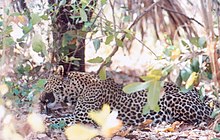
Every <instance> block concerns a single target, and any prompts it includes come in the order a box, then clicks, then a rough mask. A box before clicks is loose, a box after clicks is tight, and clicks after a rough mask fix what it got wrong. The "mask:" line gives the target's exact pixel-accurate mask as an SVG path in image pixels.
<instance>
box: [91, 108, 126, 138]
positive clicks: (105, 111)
mask: <svg viewBox="0 0 220 140" xmlns="http://www.w3.org/2000/svg"><path fill="white" fill-rule="evenodd" d="M117 116H118V112H117V111H114V110H113V111H112V112H111V113H110V106H109V105H107V104H104V105H103V107H102V110H101V111H91V112H89V117H90V118H91V119H92V120H94V121H95V122H96V123H97V124H98V125H99V126H101V132H100V133H101V135H102V136H104V137H106V138H110V137H112V136H113V135H114V133H116V132H117V131H118V130H120V129H121V127H122V121H121V120H119V119H117Z"/></svg>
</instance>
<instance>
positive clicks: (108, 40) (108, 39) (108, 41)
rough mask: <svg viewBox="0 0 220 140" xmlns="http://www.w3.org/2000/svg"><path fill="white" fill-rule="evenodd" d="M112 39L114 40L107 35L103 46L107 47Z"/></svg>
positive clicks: (111, 36)
mask: <svg viewBox="0 0 220 140" xmlns="http://www.w3.org/2000/svg"><path fill="white" fill-rule="evenodd" d="M113 38H114V36H113V35H109V36H108V37H107V38H106V40H105V45H108V44H109V43H111V42H112V41H113Z"/></svg>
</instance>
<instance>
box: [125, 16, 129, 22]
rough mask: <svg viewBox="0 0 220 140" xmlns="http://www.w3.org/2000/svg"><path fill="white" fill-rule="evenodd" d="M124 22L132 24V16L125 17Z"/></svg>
mask: <svg viewBox="0 0 220 140" xmlns="http://www.w3.org/2000/svg"><path fill="white" fill-rule="evenodd" d="M123 21H124V22H130V21H131V16H124V19H123Z"/></svg>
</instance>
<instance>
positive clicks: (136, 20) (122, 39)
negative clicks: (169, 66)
mask: <svg viewBox="0 0 220 140" xmlns="http://www.w3.org/2000/svg"><path fill="white" fill-rule="evenodd" d="M160 1H161V0H158V1H157V2H155V3H153V4H151V5H150V6H149V7H148V8H147V9H146V10H144V13H142V14H141V15H140V16H138V17H137V18H136V19H135V20H134V22H132V24H130V26H129V27H128V30H130V29H131V28H132V27H133V26H134V25H135V24H136V23H137V22H138V21H139V20H140V19H141V18H142V17H144V16H145V15H146V14H147V13H148V12H149V11H150V10H151V9H152V8H153V7H154V6H155V5H157V4H158V3H159V2H160ZM110 5H111V2H110ZM114 26H116V25H114ZM125 36H126V33H124V34H123V36H122V37H121V39H120V40H121V41H124V39H125ZM144 46H145V47H146V48H147V49H148V50H150V51H151V53H152V54H153V55H154V56H155V57H156V58H157V55H156V54H155V53H154V52H153V51H152V50H151V49H150V48H149V47H147V46H146V45H144ZM118 48H119V46H117V45H116V46H115V48H114V49H113V50H112V52H111V53H110V54H109V56H108V57H107V58H111V57H112V56H114V55H115V53H116V52H117V51H118ZM105 65H106V60H105V61H103V62H102V64H101V65H100V67H99V69H98V71H97V73H99V72H100V70H101V69H102V68H103V67H104V66H105Z"/></svg>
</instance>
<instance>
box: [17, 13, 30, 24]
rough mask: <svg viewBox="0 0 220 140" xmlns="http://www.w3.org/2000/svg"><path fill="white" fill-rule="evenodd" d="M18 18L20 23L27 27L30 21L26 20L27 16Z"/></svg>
mask: <svg viewBox="0 0 220 140" xmlns="http://www.w3.org/2000/svg"><path fill="white" fill-rule="evenodd" d="M17 18H18V21H19V22H20V23H21V24H23V25H26V24H27V22H28V20H27V18H26V17H25V16H21V15H19V16H18V17H17Z"/></svg>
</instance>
